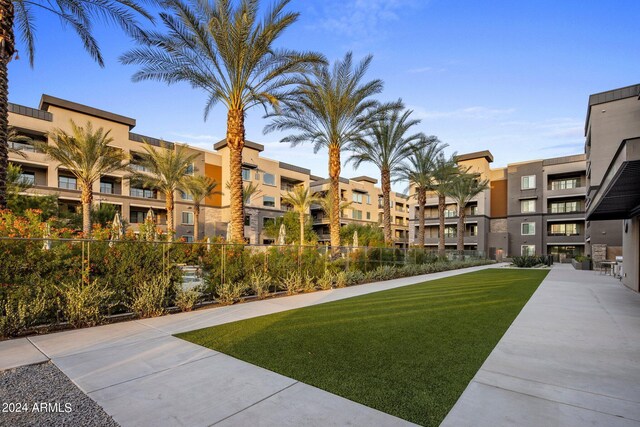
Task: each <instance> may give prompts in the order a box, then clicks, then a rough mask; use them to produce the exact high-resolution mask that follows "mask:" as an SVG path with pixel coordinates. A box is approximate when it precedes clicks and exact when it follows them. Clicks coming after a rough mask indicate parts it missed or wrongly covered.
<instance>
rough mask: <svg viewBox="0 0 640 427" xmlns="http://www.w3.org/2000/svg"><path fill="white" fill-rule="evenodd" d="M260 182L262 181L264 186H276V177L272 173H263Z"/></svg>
mask: <svg viewBox="0 0 640 427" xmlns="http://www.w3.org/2000/svg"><path fill="white" fill-rule="evenodd" d="M262 180H263V181H264V183H265V185H273V186H275V185H276V176H275V175H274V174H272V173H266V172H265V173H264V174H263V175H262Z"/></svg>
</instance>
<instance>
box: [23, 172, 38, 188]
mask: <svg viewBox="0 0 640 427" xmlns="http://www.w3.org/2000/svg"><path fill="white" fill-rule="evenodd" d="M20 182H22V183H25V184H29V185H35V184H36V174H35V173H34V172H22V173H21V174H20Z"/></svg>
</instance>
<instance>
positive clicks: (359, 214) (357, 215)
mask: <svg viewBox="0 0 640 427" xmlns="http://www.w3.org/2000/svg"><path fill="white" fill-rule="evenodd" d="M351 212H352V213H353V219H362V211H360V210H358V209H351Z"/></svg>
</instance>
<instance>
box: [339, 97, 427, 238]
mask: <svg viewBox="0 0 640 427" xmlns="http://www.w3.org/2000/svg"><path fill="white" fill-rule="evenodd" d="M398 104H399V105H402V101H398ZM411 113H412V111H411V110H404V111H402V110H401V109H400V108H398V109H394V110H391V111H388V112H386V113H385V114H383V115H381V117H380V118H379V120H378V121H376V122H375V123H374V124H373V126H372V128H371V129H370V131H369V132H368V134H367V135H366V137H364V138H362V139H358V140H356V141H354V142H353V143H352V144H351V145H350V146H349V149H350V150H352V151H353V152H354V154H353V155H352V156H351V157H350V158H349V161H352V162H353V166H354V168H355V169H358V167H359V166H360V165H361V164H362V163H372V164H374V165H375V166H376V167H377V168H378V169H380V183H381V185H382V209H383V230H384V241H385V243H387V244H391V243H392V238H391V200H390V195H391V181H392V179H395V178H398V177H399V172H400V165H401V163H402V161H403V160H404V159H406V158H407V157H409V156H410V155H411V154H412V153H413V152H414V151H415V150H416V149H419V147H417V145H418V144H421V143H422V142H423V141H424V140H425V136H424V135H423V134H422V133H413V134H408V133H409V131H410V130H411V128H412V127H414V126H416V125H417V124H419V123H420V120H417V119H411V118H410V116H411Z"/></svg>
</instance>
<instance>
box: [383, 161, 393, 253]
mask: <svg viewBox="0 0 640 427" xmlns="http://www.w3.org/2000/svg"><path fill="white" fill-rule="evenodd" d="M381 178H382V179H381V180H382V183H381V184H382V205H383V206H382V212H383V213H382V216H383V218H382V222H383V230H384V242H385V243H386V244H387V245H389V244H391V202H390V197H389V196H390V193H391V172H389V170H388V169H383V170H382V173H381Z"/></svg>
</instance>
